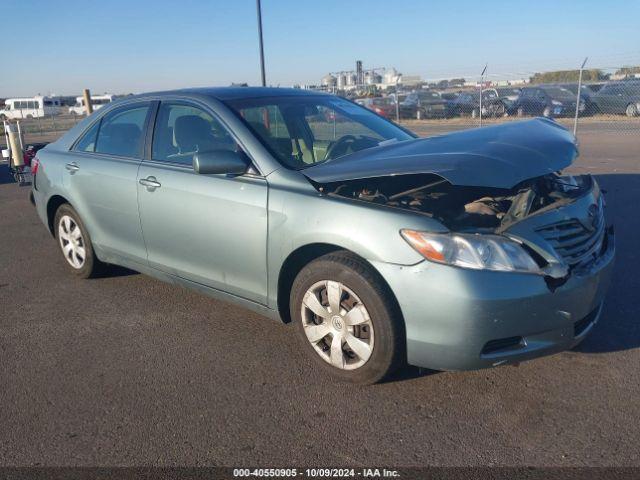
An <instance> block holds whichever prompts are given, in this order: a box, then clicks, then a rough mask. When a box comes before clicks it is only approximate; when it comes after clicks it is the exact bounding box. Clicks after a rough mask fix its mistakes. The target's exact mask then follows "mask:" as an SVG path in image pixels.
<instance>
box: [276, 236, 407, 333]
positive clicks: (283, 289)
mask: <svg viewBox="0 0 640 480" xmlns="http://www.w3.org/2000/svg"><path fill="white" fill-rule="evenodd" d="M337 251H343V252H348V253H349V254H351V255H355V256H357V257H358V258H360V259H361V260H362V261H364V262H365V263H367V264H368V265H369V267H370V268H371V269H372V270H373V271H374V272H375V274H377V275H378V276H379V277H380V280H381V281H382V283H383V284H384V285H385V287H386V288H387V289H388V291H389V293H390V294H391V298H393V301H394V305H393V307H394V308H395V309H396V311H397V312H398V314H399V315H402V311H401V309H400V305H399V304H398V300H397V299H396V296H395V294H394V293H393V291H392V290H391V287H389V284H388V283H387V281H386V280H385V279H384V277H382V276H381V275H380V274H379V273H378V271H377V270H375V269H374V268H373V267H372V266H371V265H370V264H369V262H367V260H366V259H365V258H362V257H361V256H360V255H358V254H356V253H354V252H352V251H350V250H347V249H345V248H342V247H339V246H337V245H332V244H328V243H312V244H309V245H305V246H303V247H300V248H298V249H297V250H294V251H293V252H291V253H290V254H289V256H288V257H287V259H286V260H285V261H284V263H283V264H282V268H281V269H280V275H279V276H278V312H279V313H280V318H281V319H282V321H283V322H284V323H290V322H291V315H290V308H289V300H290V296H291V287H292V285H293V281H294V280H295V278H296V276H297V275H298V273H299V272H300V270H302V269H303V268H304V267H305V266H306V265H308V264H309V263H310V262H312V261H313V260H315V259H316V258H319V257H322V256H323V255H326V254H327V253H331V252H337ZM403 325H404V322H403Z"/></svg>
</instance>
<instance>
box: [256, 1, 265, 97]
mask: <svg viewBox="0 0 640 480" xmlns="http://www.w3.org/2000/svg"><path fill="white" fill-rule="evenodd" d="M256 9H257V10H258V37H259V40H260V73H261V74H262V86H263V87H266V86H267V79H266V77H265V74H264V45H263V42H262V8H261V7H260V0H256Z"/></svg>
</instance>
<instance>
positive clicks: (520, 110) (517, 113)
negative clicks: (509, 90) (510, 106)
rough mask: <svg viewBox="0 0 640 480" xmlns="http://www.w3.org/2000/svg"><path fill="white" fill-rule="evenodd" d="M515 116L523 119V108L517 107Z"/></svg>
mask: <svg viewBox="0 0 640 480" xmlns="http://www.w3.org/2000/svg"><path fill="white" fill-rule="evenodd" d="M516 115H517V116H518V117H524V108H522V107H518V110H517V111H516Z"/></svg>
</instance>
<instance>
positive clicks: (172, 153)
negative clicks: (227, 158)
mask: <svg viewBox="0 0 640 480" xmlns="http://www.w3.org/2000/svg"><path fill="white" fill-rule="evenodd" d="M236 148H237V144H236V142H235V140H234V139H233V137H232V136H231V135H230V134H229V132H227V130H226V129H225V128H224V127H223V126H222V125H221V124H220V122H218V121H217V120H216V119H215V118H213V117H212V116H211V115H210V114H208V113H207V112H205V111H204V110H202V109H200V108H198V107H193V106H190V105H184V104H179V103H164V102H163V103H161V104H160V109H159V110H158V115H157V117H156V124H155V128H154V131H153V144H152V147H151V158H152V159H153V160H159V161H163V162H171V163H179V164H182V165H189V166H191V165H192V164H193V155H194V154H195V153H197V152H209V151H212V150H236Z"/></svg>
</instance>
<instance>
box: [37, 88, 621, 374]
mask: <svg viewBox="0 0 640 480" xmlns="http://www.w3.org/2000/svg"><path fill="white" fill-rule="evenodd" d="M326 110H331V111H333V112H335V113H334V115H333V117H334V118H337V117H340V118H342V119H343V120H342V121H340V122H337V121H330V120H328V116H327V115H324V114H323V112H324V111H326ZM323 119H324V120H323ZM576 156H577V147H576V145H575V143H574V138H573V136H572V134H571V133H570V132H568V131H567V130H566V129H565V128H563V127H562V126H560V125H558V124H556V123H555V122H552V121H549V120H546V119H532V120H529V121H523V122H510V123H507V124H503V125H498V126H492V127H487V128H484V129H474V130H468V131H461V132H456V133H452V134H449V135H441V136H437V137H432V138H417V137H416V136H415V135H414V134H412V133H411V132H409V131H408V130H405V129H403V128H401V127H399V126H397V125H395V124H393V123H392V122H389V121H387V120H385V119H383V118H381V117H380V116H378V115H375V114H374V113H372V112H370V111H369V110H367V109H365V108H363V107H361V106H359V105H357V104H355V103H352V102H350V101H348V100H345V99H342V98H339V97H335V96H332V95H327V94H320V93H316V92H309V91H304V90H299V89H278V88H201V89H189V90H179V91H173V92H164V93H153V94H148V95H145V94H143V95H137V96H131V97H128V98H125V99H121V100H118V101H116V102H113V103H110V104H108V105H105V106H104V107H103V108H101V109H100V110H98V111H96V112H94V113H93V114H92V115H90V116H89V117H87V118H85V119H83V120H82V121H81V122H79V123H78V124H77V125H76V126H75V127H73V128H72V129H71V130H70V131H69V132H67V133H66V134H65V135H64V136H62V137H61V138H60V139H59V140H57V141H56V142H54V143H51V144H49V145H47V146H46V147H45V148H44V149H42V150H40V151H39V152H38V154H37V157H36V159H34V164H33V172H34V178H33V186H32V193H33V197H34V202H35V206H36V209H37V213H38V215H39V217H40V218H41V220H42V221H43V223H44V225H45V226H46V228H47V229H48V230H49V231H50V232H51V234H52V235H53V236H54V238H55V241H56V242H57V244H58V246H59V249H60V252H61V254H62V258H63V259H64V264H65V265H66V267H67V268H68V269H69V271H70V272H72V273H73V274H75V275H76V276H78V277H81V278H88V277H91V276H94V275H96V274H97V273H98V272H99V271H100V270H101V269H103V268H104V266H105V264H118V265H123V266H125V267H128V268H131V269H134V270H136V271H140V272H144V273H147V274H149V275H151V276H154V277H157V278H159V279H161V280H164V281H167V282H171V283H175V284H178V285H183V286H185V287H187V288H191V289H195V290H198V291H200V292H202V293H205V294H208V295H211V296H213V297H216V298H220V299H224V300H228V301H231V302H235V303H237V304H240V305H243V306H245V307H248V308H250V309H253V310H255V311H257V312H260V313H261V314H264V315H265V316H267V317H271V318H273V319H277V320H282V321H285V322H293V323H294V324H295V329H296V332H297V333H296V334H297V336H298V337H299V339H300V342H301V347H302V348H303V349H304V350H305V352H307V354H308V355H309V357H310V361H311V362H315V363H314V365H315V366H314V367H312V366H311V365H309V366H305V368H307V369H308V372H309V378H313V377H314V375H315V370H316V369H324V370H326V371H327V372H330V373H332V374H333V375H334V376H335V377H336V378H339V379H343V380H347V381H352V382H358V383H371V382H375V381H378V380H380V379H382V378H384V377H385V376H387V375H389V374H390V373H391V372H392V371H393V370H394V369H395V368H397V367H398V366H400V365H403V364H404V363H406V362H408V363H409V364H412V365H417V366H421V367H426V368H432V369H439V370H466V369H476V368H483V367H492V366H497V365H505V364H510V363H516V362H520V361H522V360H528V359H532V358H535V357H540V356H543V355H548V354H551V353H555V352H558V351H561V350H564V349H567V348H571V347H573V346H574V345H576V344H577V343H578V342H580V341H581V340H582V339H584V338H585V336H586V335H587V333H588V332H589V331H590V329H591V328H592V327H593V325H594V324H595V323H596V322H597V320H598V318H599V316H600V312H601V309H602V302H603V299H604V296H605V292H606V290H607V286H608V284H609V278H610V275H611V271H612V265H613V258H614V242H613V233H612V230H611V229H609V228H608V227H607V226H606V224H605V218H604V202H603V199H602V194H601V192H600V190H599V188H598V185H597V183H596V181H595V180H594V179H593V178H592V177H590V176H588V175H587V176H570V175H561V174H560V173H558V172H559V171H561V170H562V169H564V168H566V167H568V166H570V165H571V164H572V162H573V161H574V159H575V158H576ZM96 288H98V286H96ZM235 321H236V322H237V323H238V324H237V325H235V327H236V328H238V329H240V333H239V334H241V335H244V336H245V337H246V341H247V342H252V341H254V342H259V341H260V338H259V332H251V331H250V329H248V328H246V327H247V326H246V325H245V326H243V325H240V323H241V321H239V320H238V319H236V320H235ZM274 347H275V348H277V346H274ZM295 358H297V357H295ZM267 361H268V360H267ZM291 361H295V360H294V357H292V358H291Z"/></svg>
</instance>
